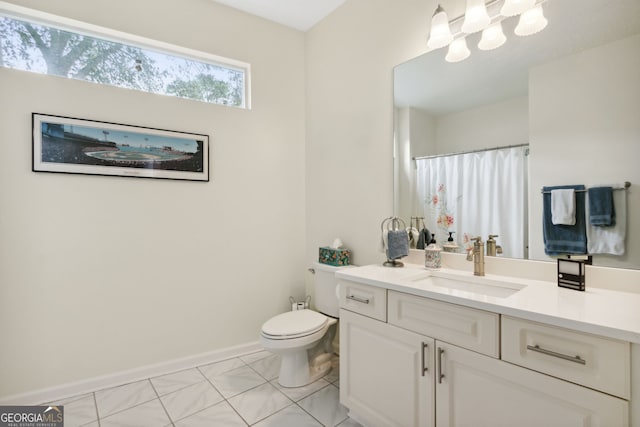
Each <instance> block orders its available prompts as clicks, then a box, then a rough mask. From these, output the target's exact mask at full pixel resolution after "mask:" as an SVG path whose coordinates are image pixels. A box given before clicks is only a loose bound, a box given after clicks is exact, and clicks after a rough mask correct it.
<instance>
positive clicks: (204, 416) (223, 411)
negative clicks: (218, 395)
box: [175, 401, 247, 427]
mask: <svg viewBox="0 0 640 427" xmlns="http://www.w3.org/2000/svg"><path fill="white" fill-rule="evenodd" d="M175 425H176V427H211V426H221V427H222V426H224V427H246V426H247V423H245V422H244V421H243V420H242V418H240V415H238V413H237V412H236V411H234V410H233V408H232V407H231V405H229V404H228V403H227V402H226V401H223V402H220V403H218V404H215V405H213V406H210V407H208V408H207V409H204V410H202V411H200V412H197V413H195V414H193V415H190V416H188V417H187V418H183V419H182V420H180V421H178V422H177V423H175Z"/></svg>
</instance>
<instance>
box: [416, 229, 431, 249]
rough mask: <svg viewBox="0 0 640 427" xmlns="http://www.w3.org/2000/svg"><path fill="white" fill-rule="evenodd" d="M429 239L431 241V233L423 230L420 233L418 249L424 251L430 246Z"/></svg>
mask: <svg viewBox="0 0 640 427" xmlns="http://www.w3.org/2000/svg"><path fill="white" fill-rule="evenodd" d="M429 239H431V233H429V230H427V229H426V228H423V229H422V231H421V232H420V237H419V238H418V243H417V244H416V249H424V248H426V247H427V245H428V244H429Z"/></svg>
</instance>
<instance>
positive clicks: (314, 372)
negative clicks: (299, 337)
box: [278, 351, 331, 388]
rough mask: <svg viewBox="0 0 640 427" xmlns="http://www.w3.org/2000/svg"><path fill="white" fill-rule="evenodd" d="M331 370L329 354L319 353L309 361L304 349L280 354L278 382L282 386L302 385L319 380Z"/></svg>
mask: <svg viewBox="0 0 640 427" xmlns="http://www.w3.org/2000/svg"><path fill="white" fill-rule="evenodd" d="M330 370H331V354H329V353H321V354H319V355H317V356H315V357H314V358H313V360H312V361H311V363H309V357H308V355H307V352H306V351H300V352H292V353H288V354H283V355H281V364H280V376H279V377H278V383H279V384H280V385H281V386H282V387H287V388H294V387H303V386H305V385H307V384H311V383H312V382H314V381H317V380H319V379H320V378H322V377H323V376H325V375H326V374H327V373H328V372H329V371H330Z"/></svg>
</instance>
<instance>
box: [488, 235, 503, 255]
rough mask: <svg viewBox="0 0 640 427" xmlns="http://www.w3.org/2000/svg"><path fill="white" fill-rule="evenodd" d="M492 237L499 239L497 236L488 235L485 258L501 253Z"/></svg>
mask: <svg viewBox="0 0 640 427" xmlns="http://www.w3.org/2000/svg"><path fill="white" fill-rule="evenodd" d="M494 237H499V236H498V235H497V234H489V238H488V239H487V256H496V255H497V254H501V253H502V246H500V245H496V241H495V239H494Z"/></svg>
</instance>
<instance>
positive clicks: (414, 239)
mask: <svg viewBox="0 0 640 427" xmlns="http://www.w3.org/2000/svg"><path fill="white" fill-rule="evenodd" d="M407 234H408V235H409V247H410V248H412V249H415V248H416V244H417V243H418V238H419V237H420V232H419V231H418V229H417V228H415V227H407Z"/></svg>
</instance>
